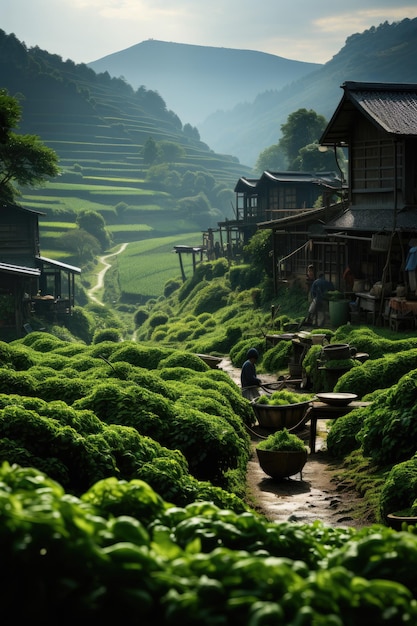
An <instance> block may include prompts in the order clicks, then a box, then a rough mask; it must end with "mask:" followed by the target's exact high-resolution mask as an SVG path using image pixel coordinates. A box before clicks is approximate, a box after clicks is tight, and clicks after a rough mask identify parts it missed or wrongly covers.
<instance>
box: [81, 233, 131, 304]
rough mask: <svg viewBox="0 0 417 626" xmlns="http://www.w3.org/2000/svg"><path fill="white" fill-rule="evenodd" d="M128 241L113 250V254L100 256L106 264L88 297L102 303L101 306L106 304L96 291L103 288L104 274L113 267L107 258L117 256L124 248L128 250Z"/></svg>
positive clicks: (100, 259)
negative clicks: (97, 295)
mask: <svg viewBox="0 0 417 626" xmlns="http://www.w3.org/2000/svg"><path fill="white" fill-rule="evenodd" d="M127 245H128V244H127V243H122V244H121V245H120V248H119V249H118V250H116V252H112V253H111V254H106V255H104V256H101V257H99V259H98V260H99V262H100V263H102V264H103V265H104V267H103V269H102V270H100V271H99V273H98V274H97V282H96V284H95V285H94V287H91V288H90V289H89V290H88V292H87V294H88V297H89V298H90V299H91V300H94V302H96V303H97V304H100V305H101V306H104V304H103V303H102V301H101V300H99V299H98V298H97V297H96V296H95V295H94V294H95V292H96V291H98V290H99V289H102V287H103V284H104V276H105V274H106V272H107V270H108V269H109V267H111V265H112V264H111V263H108V262H107V259H110V257H113V256H116V255H117V254H120V253H121V252H123V251H124V250H126V248H127Z"/></svg>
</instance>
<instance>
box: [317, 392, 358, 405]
mask: <svg viewBox="0 0 417 626" xmlns="http://www.w3.org/2000/svg"><path fill="white" fill-rule="evenodd" d="M316 395H317V398H318V399H319V400H320V402H324V403H325V404H329V405H330V406H348V404H350V403H351V402H353V400H357V399H358V396H357V395H356V393H336V392H334V391H329V392H328V393H318V394H316Z"/></svg>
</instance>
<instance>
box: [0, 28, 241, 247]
mask: <svg viewBox="0 0 417 626" xmlns="http://www.w3.org/2000/svg"><path fill="white" fill-rule="evenodd" d="M0 76H1V83H0V87H2V88H3V89H6V90H7V91H8V92H9V94H10V95H12V96H16V97H18V99H19V101H20V103H21V106H22V121H21V124H20V128H19V129H18V132H21V133H25V134H26V133H27V134H34V135H38V136H40V138H41V139H42V141H43V142H44V143H45V144H46V145H48V146H49V147H51V148H53V149H54V150H55V151H56V152H57V154H58V156H59V164H60V166H61V168H62V175H61V176H60V178H59V179H57V180H54V181H52V182H51V183H48V184H47V186H46V187H45V188H44V189H41V190H29V189H23V190H22V192H23V194H22V197H21V201H22V203H23V204H24V205H25V206H26V207H30V208H35V209H37V210H40V211H42V212H45V213H46V214H47V218H48V220H54V221H57V220H58V221H64V222H65V223H68V222H72V223H74V216H75V215H76V213H77V212H78V211H79V210H80V209H92V210H94V211H97V212H99V213H100V214H101V215H102V216H103V217H104V219H105V221H106V224H107V225H109V227H110V229H112V228H113V227H114V238H115V241H116V242H117V241H130V240H135V239H141V238H146V237H150V236H161V235H164V234H170V235H172V234H174V233H176V232H194V231H196V230H199V229H204V228H207V227H208V226H210V224H216V223H217V221H218V220H219V218H224V217H225V216H231V215H232V214H233V211H232V208H231V199H232V198H233V197H234V196H233V192H232V189H233V187H234V184H235V182H236V180H237V179H238V178H239V176H241V175H242V174H245V173H248V172H249V169H248V168H246V167H244V166H242V165H241V164H239V162H238V159H236V158H235V157H233V156H225V155H220V154H216V153H214V152H213V151H212V150H211V149H210V148H209V146H207V145H206V144H204V143H202V142H201V141H200V139H199V134H198V131H197V129H196V128H194V127H192V126H191V125H189V124H188V125H185V126H183V125H182V123H181V121H180V119H179V117H178V116H177V115H176V114H175V112H173V111H170V110H168V109H167V107H166V105H165V102H164V100H163V99H162V98H161V96H160V95H159V94H158V93H156V92H154V91H149V90H147V89H145V88H144V87H142V88H139V89H137V90H136V91H135V90H134V89H133V88H132V87H131V86H130V85H129V84H128V83H126V82H125V81H124V80H123V79H118V78H117V79H116V78H111V77H110V75H109V74H108V73H104V74H100V75H98V74H96V73H95V72H94V71H93V70H92V69H90V68H88V67H87V66H86V65H84V64H80V65H76V64H75V63H73V62H72V61H71V60H67V61H65V62H64V61H63V60H62V58H61V57H59V56H57V55H53V54H50V53H49V52H46V51H44V50H41V49H39V48H38V47H35V48H30V49H27V48H26V46H25V45H24V44H23V43H21V42H20V41H18V39H17V38H16V37H15V36H14V35H6V34H5V33H4V32H3V31H0ZM53 228H54V232H53V235H54V237H56V235H57V234H59V232H60V229H59V227H57V226H56V225H54V227H53ZM64 228H66V226H65V227H64ZM45 233H46V230H45V229H44V230H42V231H41V236H43V237H44V241H43V248H44V247H45V245H46V246H47V247H52V248H53V247H54V244H53V242H51V246H49V245H48V243H49V242H47V241H45Z"/></svg>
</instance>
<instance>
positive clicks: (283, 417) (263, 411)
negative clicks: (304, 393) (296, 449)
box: [252, 400, 311, 430]
mask: <svg viewBox="0 0 417 626" xmlns="http://www.w3.org/2000/svg"><path fill="white" fill-rule="evenodd" d="M310 406H311V400H307V401H306V402H296V403H295V404H282V405H278V404H259V403H258V402H256V401H255V402H253V403H252V407H253V410H254V413H255V415H256V419H257V420H258V424H259V426H262V428H268V429H271V430H282V429H283V428H287V429H288V430H290V429H291V428H294V427H295V426H297V424H298V423H299V422H301V420H302V419H303V418H304V416H305V414H306V412H307V409H308V408H309V407H310Z"/></svg>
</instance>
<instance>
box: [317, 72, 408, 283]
mask: <svg viewBox="0 0 417 626" xmlns="http://www.w3.org/2000/svg"><path fill="white" fill-rule="evenodd" d="M342 89H343V96H342V99H341V101H340V103H339V106H338V107H337V109H336V111H335V113H334V114H333V116H332V118H331V120H330V122H329V124H328V125H327V128H326V129H325V131H324V133H323V135H322V137H321V138H320V143H321V145H323V146H328V147H332V148H333V147H334V146H341V147H345V148H346V150H347V152H348V163H349V173H348V190H349V191H348V206H347V208H346V209H345V210H344V211H342V212H341V213H340V215H338V216H337V217H335V218H334V219H333V220H330V221H329V222H327V223H326V225H325V230H326V232H327V233H328V236H329V237H331V238H333V239H336V238H337V239H338V240H341V241H343V242H344V243H345V249H346V265H348V266H349V267H351V269H352V271H353V273H354V274H355V275H356V274H357V275H358V277H359V278H361V279H364V280H365V281H367V282H368V283H369V284H370V285H372V284H374V283H376V282H378V281H381V282H383V283H384V284H385V283H386V284H389V285H390V286H391V288H392V289H393V288H395V287H396V285H398V284H402V283H404V282H405V281H406V280H407V275H406V274H405V267H406V260H407V257H408V254H409V251H410V248H411V247H414V246H415V242H416V237H417V85H416V84H408V85H404V84H391V83H357V82H346V83H344V84H343V85H342ZM414 290H415V287H414Z"/></svg>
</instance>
